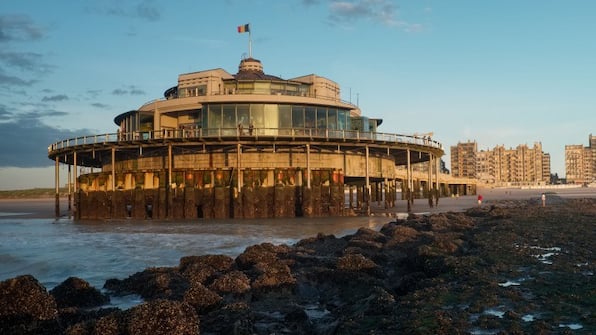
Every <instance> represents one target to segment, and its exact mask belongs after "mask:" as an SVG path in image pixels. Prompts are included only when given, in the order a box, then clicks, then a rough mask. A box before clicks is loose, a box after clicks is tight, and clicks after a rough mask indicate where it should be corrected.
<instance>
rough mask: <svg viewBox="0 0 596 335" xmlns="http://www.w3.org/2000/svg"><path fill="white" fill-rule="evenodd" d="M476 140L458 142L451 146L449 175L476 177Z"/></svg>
mask: <svg viewBox="0 0 596 335" xmlns="http://www.w3.org/2000/svg"><path fill="white" fill-rule="evenodd" d="M477 151H478V145H477V144H476V141H474V142H470V141H468V142H466V143H458V144H457V146H452V147H451V175H452V176H454V177H463V178H476V153H477Z"/></svg>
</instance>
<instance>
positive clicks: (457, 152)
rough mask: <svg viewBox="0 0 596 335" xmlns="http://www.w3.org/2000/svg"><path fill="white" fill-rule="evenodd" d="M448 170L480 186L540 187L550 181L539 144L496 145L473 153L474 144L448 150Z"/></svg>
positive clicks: (475, 148)
mask: <svg viewBox="0 0 596 335" xmlns="http://www.w3.org/2000/svg"><path fill="white" fill-rule="evenodd" d="M451 171H452V175H453V176H454V177H467V178H475V179H477V180H479V181H481V182H482V183H484V184H495V185H504V186H512V185H543V184H547V183H549V182H550V155H549V154H548V153H544V152H543V151H542V144H541V143H540V142H536V143H534V145H533V146H532V147H528V145H526V144H523V145H518V146H517V147H516V148H515V149H512V148H510V149H506V148H505V146H502V145H501V146H496V147H495V148H494V149H492V150H481V151H478V150H477V144H476V142H469V141H468V142H467V143H458V144H457V145H456V146H452V147H451Z"/></svg>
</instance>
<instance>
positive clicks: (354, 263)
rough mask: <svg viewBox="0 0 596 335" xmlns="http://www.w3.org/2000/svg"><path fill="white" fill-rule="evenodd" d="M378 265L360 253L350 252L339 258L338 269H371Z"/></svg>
mask: <svg viewBox="0 0 596 335" xmlns="http://www.w3.org/2000/svg"><path fill="white" fill-rule="evenodd" d="M377 268H378V265H377V264H376V263H375V262H373V261H371V260H370V259H368V258H366V257H364V256H363V255H360V254H348V255H345V256H342V257H340V258H339V259H338V260H337V269H338V270H344V271H365V272H367V271H371V270H374V269H377Z"/></svg>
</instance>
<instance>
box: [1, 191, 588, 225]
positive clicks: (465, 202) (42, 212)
mask: <svg viewBox="0 0 596 335" xmlns="http://www.w3.org/2000/svg"><path fill="white" fill-rule="evenodd" d="M477 193H478V194H480V195H482V197H483V202H484V204H490V203H491V202H493V201H498V200H528V199H532V198H540V196H541V195H542V194H543V193H545V194H546V195H547V197H551V196H554V195H556V196H558V197H562V198H584V197H588V198H590V197H596V188H592V187H544V188H525V189H522V188H479V189H478V192H477ZM398 199H399V197H398ZM54 206H55V199H54V198H32V199H28V198H23V199H0V217H20V218H54V217H55V207H54ZM475 206H477V195H467V196H458V197H443V198H440V199H439V204H438V206H433V207H429V205H428V200H427V199H416V200H414V204H413V206H412V212H413V213H443V212H450V211H453V212H461V211H464V210H466V209H468V208H471V207H475ZM407 211H408V209H407V203H406V201H405V200H398V201H397V202H396V206H395V207H394V208H384V206H383V204H382V203H378V202H372V203H371V214H372V215H377V216H379V215H380V216H395V215H397V214H398V213H407ZM60 213H61V216H68V215H69V212H68V198H67V197H66V196H61V197H60Z"/></svg>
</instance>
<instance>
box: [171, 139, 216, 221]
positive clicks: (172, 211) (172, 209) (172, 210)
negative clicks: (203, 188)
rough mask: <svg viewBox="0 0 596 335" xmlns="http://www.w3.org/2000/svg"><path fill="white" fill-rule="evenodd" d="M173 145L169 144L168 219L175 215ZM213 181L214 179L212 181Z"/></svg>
mask: <svg viewBox="0 0 596 335" xmlns="http://www.w3.org/2000/svg"><path fill="white" fill-rule="evenodd" d="M172 165H173V164H172V143H168V185H166V217H167V218H171V217H172V214H173V213H174V208H173V200H172V196H173V195H172ZM212 180H213V179H212Z"/></svg>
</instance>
